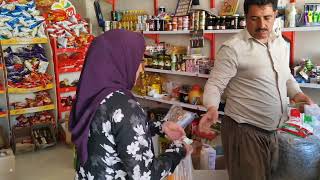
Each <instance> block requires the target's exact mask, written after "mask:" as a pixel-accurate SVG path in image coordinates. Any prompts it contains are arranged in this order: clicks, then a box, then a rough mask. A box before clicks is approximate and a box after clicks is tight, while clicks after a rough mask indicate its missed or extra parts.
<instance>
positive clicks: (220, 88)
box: [203, 46, 238, 108]
mask: <svg viewBox="0 0 320 180" xmlns="http://www.w3.org/2000/svg"><path fill="white" fill-rule="evenodd" d="M237 66H238V64H237V56H236V52H235V51H234V50H233V49H231V48H230V47H228V46H222V47H221V48H220V50H219V52H218V54H217V58H216V60H215V62H214V67H213V68H212V70H211V73H210V76H209V79H208V81H207V83H206V85H205V88H204V95H203V103H204V105H205V106H206V107H207V108H209V107H211V106H215V107H217V108H218V107H219V103H220V101H221V95H222V94H223V92H224V89H225V88H226V87H227V85H228V83H229V81H230V79H231V78H233V77H234V76H235V75H236V73H237Z"/></svg>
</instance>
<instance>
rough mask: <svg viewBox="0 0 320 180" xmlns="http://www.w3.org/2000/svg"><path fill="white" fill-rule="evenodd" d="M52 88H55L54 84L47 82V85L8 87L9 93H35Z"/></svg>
mask: <svg viewBox="0 0 320 180" xmlns="http://www.w3.org/2000/svg"><path fill="white" fill-rule="evenodd" d="M52 88H53V84H47V85H46V86H45V87H43V86H39V87H35V88H8V93H10V94H24V93H34V92H39V91H44V90H48V89H52Z"/></svg>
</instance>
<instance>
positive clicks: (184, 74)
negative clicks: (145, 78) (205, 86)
mask: <svg viewBox="0 0 320 180" xmlns="http://www.w3.org/2000/svg"><path fill="white" fill-rule="evenodd" d="M144 71H145V72H154V73H162V74H173V75H180V76H191V77H200V78H209V74H200V73H190V72H182V71H171V70H162V69H154V68H145V69H144Z"/></svg>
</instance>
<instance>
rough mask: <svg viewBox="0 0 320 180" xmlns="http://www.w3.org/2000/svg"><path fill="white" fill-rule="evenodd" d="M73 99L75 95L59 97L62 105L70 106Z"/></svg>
mask: <svg viewBox="0 0 320 180" xmlns="http://www.w3.org/2000/svg"><path fill="white" fill-rule="evenodd" d="M74 101H75V96H74V97H72V96H67V97H62V98H61V106H62V107H71V106H72V104H73V102H74Z"/></svg>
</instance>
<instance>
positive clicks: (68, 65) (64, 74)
mask: <svg viewBox="0 0 320 180" xmlns="http://www.w3.org/2000/svg"><path fill="white" fill-rule="evenodd" d="M51 46H52V51H53V61H54V64H55V72H56V75H55V78H56V82H57V83H58V85H57V86H56V92H57V103H58V119H59V121H63V120H66V119H68V114H65V113H68V112H69V111H70V110H71V103H72V100H73V98H74V96H75V93H76V91H77V88H76V86H65V87H63V86H61V85H62V84H63V82H64V81H66V80H67V79H68V80H70V79H73V81H77V80H78V79H79V77H80V73H81V70H82V66H83V63H84V57H85V54H86V52H87V49H88V46H86V47H81V48H57V47H58V46H57V40H56V39H55V38H52V39H51ZM76 53H78V54H79V56H78V57H81V58H78V59H74V58H69V60H68V61H62V59H61V58H59V57H61V55H64V54H66V55H72V54H76Z"/></svg>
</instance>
